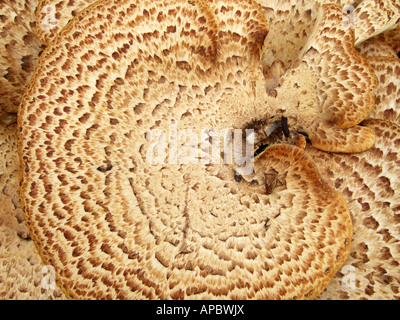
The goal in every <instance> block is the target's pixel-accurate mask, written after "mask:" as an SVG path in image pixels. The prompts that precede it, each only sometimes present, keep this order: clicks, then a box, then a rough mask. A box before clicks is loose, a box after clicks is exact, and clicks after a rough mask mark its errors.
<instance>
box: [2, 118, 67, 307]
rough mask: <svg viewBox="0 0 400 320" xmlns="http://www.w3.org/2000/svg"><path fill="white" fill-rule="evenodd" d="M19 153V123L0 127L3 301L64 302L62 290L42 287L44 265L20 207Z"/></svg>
mask: <svg viewBox="0 0 400 320" xmlns="http://www.w3.org/2000/svg"><path fill="white" fill-rule="evenodd" d="M16 150H17V130H16V124H11V125H9V126H3V125H0V158H1V159H2V161H0V203H1V206H0V299H2V300H6V299H7V300H8V299H13V300H15V299H17V300H27V299H33V300H37V299H62V298H63V294H62V291H61V290H60V289H58V288H54V290H43V289H44V288H43V287H42V280H43V276H44V275H46V273H42V269H43V267H45V266H44V264H43V262H42V260H41V259H40V256H39V254H38V252H37V250H36V248H35V245H34V243H33V242H32V241H31V240H30V236H29V232H28V229H27V228H26V225H25V221H24V218H23V213H22V209H21V207H20V205H19V198H18V184H19V183H18V181H19V179H18V176H19V158H18V153H17V152H16ZM45 270H46V269H45Z"/></svg>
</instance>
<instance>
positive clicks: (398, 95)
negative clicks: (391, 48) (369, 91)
mask: <svg viewBox="0 0 400 320" xmlns="http://www.w3.org/2000/svg"><path fill="white" fill-rule="evenodd" d="M369 63H370V65H371V66H372V68H374V70H375V73H376V76H377V77H378V79H379V84H378V87H377V88H376V104H375V107H374V108H373V109H372V111H371V113H370V115H369V118H375V119H382V120H386V121H391V122H393V123H395V124H400V110H399V107H398V106H399V104H400V60H399V58H397V57H396V58H391V57H390V58H388V57H371V58H370V59H369Z"/></svg>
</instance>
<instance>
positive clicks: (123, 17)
mask: <svg viewBox="0 0 400 320" xmlns="http://www.w3.org/2000/svg"><path fill="white" fill-rule="evenodd" d="M332 10H333V9H332ZM122 21H124V23H122ZM266 34H267V24H266V22H265V18H264V16H263V13H262V11H261V10H260V7H259V6H258V5H257V4H256V3H254V2H253V1H240V2H239V1H228V0H225V1H218V0H215V1H209V2H203V1H197V0H196V1H193V0H191V1H183V0H182V1H158V2H155V3H154V2H143V1H140V2H139V1H108V0H107V1H106V0H104V1H99V2H96V3H95V4H93V5H91V6H90V7H88V8H86V9H84V10H83V11H81V13H79V14H78V15H76V16H75V17H74V18H73V19H72V20H71V21H70V23H68V25H67V26H66V27H65V28H64V29H63V30H61V32H60V33H59V34H58V35H57V37H56V38H55V39H54V40H53V41H52V42H51V44H49V47H48V48H47V49H46V50H45V51H44V52H43V54H42V56H41V59H40V61H39V65H38V68H37V71H36V73H35V76H34V79H33V81H32V82H31V84H30V86H29V88H28V89H27V91H26V94H25V95H24V98H23V102H22V104H21V109H20V114H19V129H20V131H19V150H20V160H21V178H22V182H21V189H20V194H21V200H22V202H23V208H24V212H25V215H26V220H27V223H28V226H29V229H30V232H31V237H32V238H33V239H34V241H35V243H36V245H37V248H38V250H39V252H40V254H41V256H42V258H43V259H44V261H45V263H49V264H51V265H53V266H54V267H55V271H56V275H57V281H58V284H59V285H60V286H61V287H62V289H63V290H64V292H65V293H66V295H67V296H68V297H71V298H173V299H182V298H198V299H200V298H270V299H272V298H281V299H285V298H287V299H289V298H292V299H293V298H298V299H300V298H314V297H315V296H317V295H318V294H319V293H320V292H321V291H322V290H323V289H324V288H325V287H326V286H327V284H328V283H329V281H330V279H331V278H332V277H333V276H334V274H335V273H336V272H337V271H338V270H339V268H340V267H341V266H342V265H343V263H344V261H345V259H346V258H347V256H348V251H349V248H350V242H351V237H352V227H351V220H350V215H349V211H348V208H347V205H346V203H345V202H344V200H343V198H342V197H341V196H340V195H339V194H338V193H337V192H335V191H334V190H333V189H332V188H331V187H330V186H329V185H328V184H326V183H325V182H324V181H323V180H321V179H320V176H319V174H318V171H317V169H316V167H315V166H314V165H313V164H312V162H311V160H310V159H309V158H308V157H307V156H306V155H305V154H304V151H303V150H302V149H300V148H298V147H296V146H290V145H284V144H276V145H274V146H271V147H270V148H268V149H266V150H265V151H264V153H262V154H261V155H258V156H257V157H256V159H255V160H254V173H253V174H249V175H247V176H245V177H244V178H245V179H243V180H242V181H240V179H238V178H237V177H235V174H234V170H233V168H232V165H230V166H227V165H224V164H223V163H222V158H221V161H219V162H218V163H206V164H202V163H200V162H196V163H188V164H183V163H180V161H183V160H184V159H185V153H184V152H183V153H182V154H180V153H179V150H182V149H181V148H182V147H183V146H187V141H186V140H182V135H181V136H180V138H181V139H179V137H178V139H177V141H178V144H177V145H176V148H177V150H178V153H177V154H176V153H175V154H174V153H171V152H172V149H173V148H172V147H171V145H172V144H173V141H172V139H171V140H169V141H168V143H169V148H168V149H167V150H168V151H169V152H168V153H165V154H164V153H163V152H165V148H164V147H165V145H163V144H162V143H161V142H160V141H162V137H163V135H162V134H163V133H167V132H169V131H170V130H171V126H176V127H174V128H176V132H178V133H179V132H180V133H182V132H185V133H186V134H187V133H188V132H191V133H193V132H194V133H198V132H199V131H200V130H202V129H207V128H212V129H216V130H222V129H224V128H229V129H242V128H245V126H246V125H247V124H248V121H249V119H252V118H257V117H258V116H259V117H260V118H261V116H263V115H265V114H266V112H268V111H270V112H272V111H273V110H272V109H271V110H268V108H269V107H268V105H267V106H266V105H265V102H266V101H265V100H264V101H262V99H260V98H259V95H261V94H264V95H265V85H264V77H263V70H262V65H261V63H260V57H261V49H262V42H263V39H264V37H265V36H266ZM185 130H186V131H185ZM188 130H192V131H188ZM153 134H154V135H156V136H154V135H153ZM189 136H190V135H189ZM146 137H147V139H146ZM183 137H184V138H187V137H188V136H187V135H183ZM207 137H208V136H207V135H206V139H203V140H201V142H207V141H208V142H209V143H211V140H213V139H211V138H210V139H209V138H207ZM154 138H156V139H158V140H156V142H157V141H158V142H160V144H158V145H157V146H158V153H157V154H155V153H154V155H156V156H157V157H158V156H159V155H160V154H161V155H162V157H161V158H159V159H161V162H160V163H151V161H149V160H151V159H149V158H148V155H149V154H152V151H153V149H152V147H153V146H154V142H155V141H154ZM156 144H157V143H156ZM190 146H191V147H197V145H196V144H195V143H194V144H191V145H190ZM202 146H203V147H204V146H207V144H206V145H202ZM206 149H207V148H206ZM183 150H185V149H183ZM203 150H204V149H203ZM206 154H207V153H206ZM179 155H181V156H182V157H181V158H179ZM221 157H222V156H221ZM250 158H251V157H250ZM193 159H194V160H195V161H196V160H197V161H200V159H199V157H194V158H191V160H193ZM202 159H204V158H202ZM247 160H248V159H247ZM250 176H251V177H252V180H250V179H248V178H249V177H250ZM239 181H240V182H239ZM274 181H275V187H274ZM271 186H272V187H271Z"/></svg>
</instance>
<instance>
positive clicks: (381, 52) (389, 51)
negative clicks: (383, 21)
mask: <svg viewBox="0 0 400 320" xmlns="http://www.w3.org/2000/svg"><path fill="white" fill-rule="evenodd" d="M357 50H358V51H359V52H360V53H361V54H362V55H363V56H364V57H388V58H394V59H397V58H398V57H397V51H396V50H395V49H394V48H393V47H392V46H391V45H390V44H389V43H387V42H386V41H385V39H383V38H382V37H374V38H370V39H368V40H366V41H364V42H362V43H361V44H359V45H358V46H357Z"/></svg>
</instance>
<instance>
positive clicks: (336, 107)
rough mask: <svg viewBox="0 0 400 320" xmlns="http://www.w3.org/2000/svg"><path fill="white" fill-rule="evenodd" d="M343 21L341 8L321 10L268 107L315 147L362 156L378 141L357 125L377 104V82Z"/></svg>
mask: <svg viewBox="0 0 400 320" xmlns="http://www.w3.org/2000/svg"><path fill="white" fill-rule="evenodd" d="M345 18H346V14H345V13H343V9H342V8H341V7H340V6H337V5H333V4H324V5H321V6H320V7H319V10H318V15H317V18H316V21H315V23H314V26H313V28H312V30H311V31H309V34H308V38H307V41H306V43H305V44H304V45H303V47H302V50H301V52H300V53H299V54H298V57H297V58H296V60H295V61H294V62H293V63H292V65H291V66H290V67H289V69H288V70H287V71H286V72H285V74H284V75H283V76H282V77H281V80H280V82H279V85H278V86H277V87H276V88H275V89H274V90H272V91H273V92H274V94H273V95H272V96H271V95H270V97H269V98H267V104H268V105H270V106H272V110H281V111H280V112H281V113H283V114H284V115H285V116H286V117H287V118H288V119H289V121H290V122H291V125H292V126H293V130H294V131H296V130H297V131H300V132H305V133H307V134H308V136H309V138H310V141H311V143H312V144H313V145H314V146H315V147H317V148H319V149H321V150H323V151H330V152H345V153H349V152H362V151H365V150H368V149H369V148H370V147H371V146H372V145H373V143H374V141H375V138H374V136H373V133H372V131H371V130H369V129H367V128H364V127H361V126H358V124H359V123H360V122H361V121H362V120H364V119H365V118H366V117H367V116H368V114H369V113H370V112H371V110H372V108H373V106H374V104H375V89H376V87H377V78H376V75H375V72H374V70H373V69H372V68H371V66H370V65H369V62H368V59H367V58H366V57H363V56H362V55H361V54H360V53H359V52H357V50H356V49H355V47H354V30H353V29H351V28H348V27H347V26H346V25H345V24H344V23H343V21H344V19H345ZM267 38H268V37H267ZM268 112H269V110H268Z"/></svg>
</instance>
